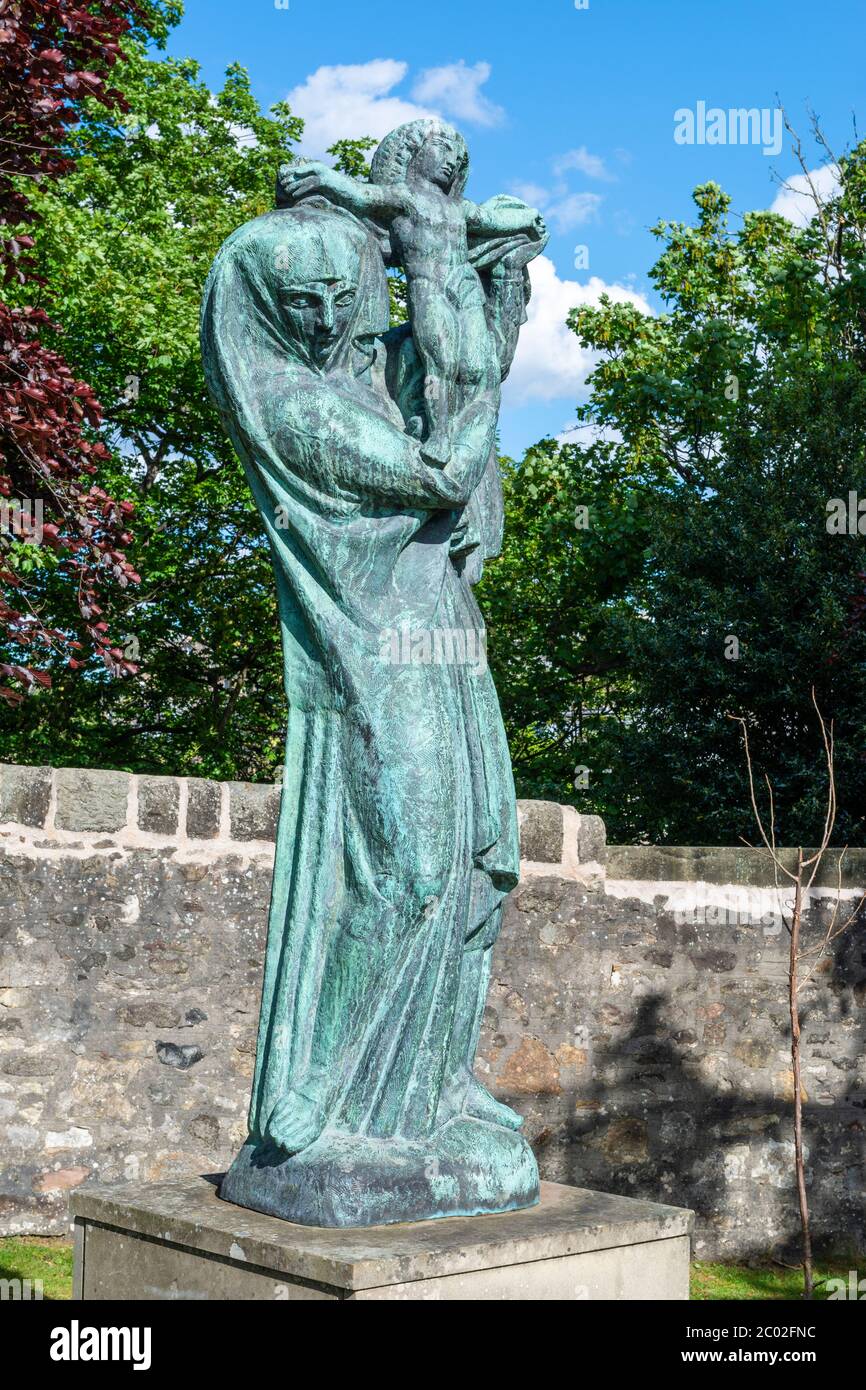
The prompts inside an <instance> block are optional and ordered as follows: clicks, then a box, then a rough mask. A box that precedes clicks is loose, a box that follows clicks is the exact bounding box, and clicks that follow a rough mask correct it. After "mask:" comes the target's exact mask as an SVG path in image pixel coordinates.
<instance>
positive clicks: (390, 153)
mask: <svg viewBox="0 0 866 1390" xmlns="http://www.w3.org/2000/svg"><path fill="white" fill-rule="evenodd" d="M371 173H372V178H373V181H374V183H382V184H385V183H405V182H406V180H407V179H408V178H409V177H410V173H411V174H414V175H415V176H416V177H418V178H421V179H424V180H425V181H427V182H428V183H435V184H437V185H438V186H439V187H440V188H441V189H443V191H444V192H447V193H457V194H462V192H463V189H464V188H465V187H466V180H467V178H468V175H469V151H468V149H467V148H466V141H465V140H464V139H463V136H462V135H461V134H460V132H459V131H458V130H455V129H454V127H453V126H450V125H448V124H447V123H446V122H445V121H439V120H420V121H409V122H408V123H407V124H406V125H401V126H398V127H397V129H396V130H392V131H391V134H390V135H386V136H385V139H384V140H383V141H382V143H381V145H380V146H379V148H378V149H377V150H376V153H375V154H374V155H373V160H372V164H371Z"/></svg>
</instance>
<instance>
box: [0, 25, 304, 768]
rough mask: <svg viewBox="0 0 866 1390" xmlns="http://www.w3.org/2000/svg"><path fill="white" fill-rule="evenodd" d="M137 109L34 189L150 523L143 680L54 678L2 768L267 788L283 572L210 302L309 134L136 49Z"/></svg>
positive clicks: (121, 625)
mask: <svg viewBox="0 0 866 1390" xmlns="http://www.w3.org/2000/svg"><path fill="white" fill-rule="evenodd" d="M122 83H123V92H124V98H125V108H124V109H123V110H120V109H118V108H116V109H115V110H114V111H113V112H112V113H111V114H110V116H108V117H106V113H105V112H104V111H102V110H98V109H96V107H94V106H92V105H91V106H89V107H88V108H87V110H86V111H85V112H84V115H83V119H82V121H81V124H80V126H79V127H78V128H77V130H76V131H75V132H74V133H73V134H72V135H71V136H70V142H69V143H70V148H71V150H72V152H73V154H74V158H75V168H74V170H73V171H72V172H70V173H68V174H67V175H66V176H65V178H64V179H63V180H62V182H61V183H59V184H58V185H57V186H56V187H53V188H51V189H50V190H46V189H43V190H40V191H39V192H38V193H37V194H35V195H34V204H35V206H36V208H37V210H38V212H39V215H40V217H41V219H42V228H43V230H42V235H41V237H40V242H39V247H38V265H39V270H40V273H41V275H42V276H43V278H44V280H45V282H46V286H47V292H48V293H50V295H51V298H52V301H53V302H54V303H55V304H56V305H57V306H58V310H59V313H60V316H61V317H62V320H63V323H64V330H65V331H64V335H63V341H64V347H65V351H66V352H67V354H68V356H69V357H70V360H71V361H72V362H73V363H74V364H75V367H76V370H77V371H79V372H81V373H82V374H86V375H87V376H88V378H89V379H90V380H91V381H92V382H93V383H94V387H95V389H96V390H97V391H98V393H99V395H100V397H101V399H102V400H103V401H104V402H105V416H104V420H103V422H102V425H101V427H100V437H101V439H102V440H103V442H104V444H105V445H106V446H109V447H110V449H111V450H112V461H111V462H110V463H106V464H105V465H104V471H105V476H106V477H107V478H108V483H107V484H106V485H107V486H110V487H111V488H112V489H113V490H114V491H115V492H116V493H117V494H118V495H120V496H121V497H124V498H126V499H129V500H130V501H131V502H133V503H134V505H135V508H136V538H135V545H134V551H132V552H131V553H133V554H134V557H135V564H136V568H137V570H138V571H139V572H140V573H141V575H142V577H143V582H142V584H141V586H140V588H139V589H138V590H137V591H135V592H132V591H126V593H124V594H118V595H116V596H115V601H114V603H113V606H112V621H113V623H114V625H115V627H116V629H117V631H118V632H119V633H120V634H121V635H122V638H123V643H122V645H123V650H124V653H125V655H126V657H127V659H129V660H134V661H135V663H136V664H137V665H138V666H139V667H140V673H139V675H138V676H137V677H136V678H135V679H132V680H128V681H124V682H122V683H118V682H116V681H112V680H110V679H107V678H106V677H100V676H99V675H98V674H94V675H93V676H92V677H89V678H88V680H87V681H86V682H75V683H73V682H72V681H71V680H70V679H69V677H68V675H67V674H66V673H65V672H64V671H63V670H62V669H57V670H56V671H55V690H54V691H53V692H52V694H51V695H50V697H46V696H45V695H44V694H43V693H41V692H37V694H36V695H35V696H34V697H33V698H32V699H30V700H28V701H27V702H26V703H25V705H24V706H22V707H20V708H19V709H18V710H17V711H16V713H15V716H14V718H12V717H8V716H6V717H5V718H4V716H2V714H0V730H2V737H3V742H4V749H7V750H8V752H7V756H11V757H15V758H18V759H20V760H22V761H37V760H45V761H48V760H49V759H50V760H52V761H58V760H60V759H62V760H64V761H67V762H71V763H78V764H82V765H99V764H102V765H105V766H114V767H128V768H131V769H133V770H139V771H146V770H151V771H171V772H173V773H183V772H185V771H187V772H199V773H202V774H204V775H213V776H227V777H231V776H240V777H250V778H261V777H265V776H268V775H271V774H272V773H273V771H274V768H275V767H276V766H277V764H278V763H279V760H280V748H281V743H282V732H283V723H284V717H283V698H282V679H281V664H280V654H279V619H278V616H277V612H276V601H275V594H274V586H273V579H272V574H271V566H270V557H269V553H268V549H267V544H266V540H265V537H264V535H263V534H262V531H261V528H260V525H259V522H258V517H257V513H256V511H255V508H254V506H253V504H252V500H251V498H250V495H249V489H248V487H247V484H246V481H245V479H244V476H243V473H242V470H241V468H240V465H239V464H238V462H237V459H236V457H235V454H234V451H233V449H232V447H231V445H230V443H229V441H228V440H227V438H226V437H225V435H224V432H223V429H222V425H221V423H220V421H219V418H218V416H217V414H216V411H215V410H214V408H213V406H212V404H211V402H210V399H209V397H208V395H207V392H206V389H205V384H204V378H203V373H202V368H201V361H200V354H199V344H198V312H199V302H200V298H201V291H202V287H203V284H204V280H205V277H206V274H207V271H208V268H209V266H210V263H211V261H212V259H213V257H214V255H215V253H216V251H217V249H218V247H219V245H220V243H221V242H222V241H223V239H224V238H225V237H226V236H227V235H228V234H229V232H231V231H232V230H234V228H235V227H237V226H238V225H240V223H242V222H244V221H245V220H247V219H248V218H250V217H254V216H256V215H257V214H258V213H260V212H263V211H265V210H266V209H269V208H271V207H272V206H273V187H274V180H275V175H276V170H277V168H278V166H279V164H280V163H281V162H284V161H285V160H286V159H289V158H291V153H292V146H293V143H294V142H295V141H296V140H297V138H298V137H299V135H300V133H301V129H302V124H301V122H300V121H299V120H297V119H296V118H294V117H292V116H291V114H290V112H289V111H288V108H287V107H286V106H285V105H283V104H281V105H278V106H277V107H275V108H274V110H273V112H272V113H271V115H270V116H265V115H264V114H262V112H261V111H260V110H259V107H258V104H257V103H256V101H255V99H254V97H253V96H252V94H251V92H250V88H249V81H248V78H247V75H246V73H245V72H244V71H243V70H242V69H240V68H238V67H232V68H230V69H229V72H228V74H227V78H226V82H225V85H224V86H223V88H222V90H221V91H219V92H217V93H212V92H211V91H210V90H209V89H208V87H207V86H206V85H205V84H204V83H203V82H202V81H201V80H200V78H199V75H198V67H197V65H196V64H195V63H193V62H191V61H188V60H186V61H178V60H153V59H150V58H148V57H147V55H146V53H145V51H144V48H143V46H142V45H140V44H139V45H129V46H128V58H127V61H126V63H125V64H124V68H123V72H122Z"/></svg>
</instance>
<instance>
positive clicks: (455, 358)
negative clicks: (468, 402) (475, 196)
mask: <svg viewBox="0 0 866 1390" xmlns="http://www.w3.org/2000/svg"><path fill="white" fill-rule="evenodd" d="M409 314H410V319H411V323H412V336H413V338H414V340H415V348H416V350H417V352H418V356H419V357H420V359H421V364H422V366H423V368H424V399H425V401H426V403H427V424H428V428H429V437H428V439H427V440H426V442H425V444H424V446H423V448H422V450H421V452H422V456H423V457H424V458H426V459H428V460H429V461H430V462H431V463H435V464H438V465H440V466H444V465H445V464H446V463H447V462H448V460H449V458H450V457H451V436H450V429H449V426H450V412H451V410H452V408H453V403H454V401H453V398H454V386H455V383H456V381H457V376H458V371H459V365H460V321H459V319H458V316H457V314H456V312H455V310H454V309H453V308H452V307H451V305H450V304H449V302H448V300H447V299H446V297H445V295H444V294H443V293H442V290H441V288H440V287H439V286H437V285H434V283H433V281H432V280H428V279H427V278H426V277H421V278H420V279H416V280H415V281H414V283H410V287H409Z"/></svg>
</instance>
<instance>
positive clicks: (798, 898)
mask: <svg viewBox="0 0 866 1390" xmlns="http://www.w3.org/2000/svg"><path fill="white" fill-rule="evenodd" d="M802 910H803V851H802V849H800V850H798V851H797V881H796V885H795V889H794V912H793V916H792V919H791V954H790V959H789V966H788V1004H789V1008H790V1014H791V1062H792V1066H793V1073H794V1166H795V1169H796V1173H797V1197H798V1199H799V1202H800V1224H801V1226H802V1228H803V1280H804V1291H805V1296H806V1298H811V1297H812V1288H813V1285H812V1232H811V1229H810V1226H809V1199H808V1196H807V1195H806V1168H805V1163H804V1161H803V1083H802V1076H801V1069H800V1004H799V1000H798V997H797V987H798V965H799V957H800V918H801V915H802Z"/></svg>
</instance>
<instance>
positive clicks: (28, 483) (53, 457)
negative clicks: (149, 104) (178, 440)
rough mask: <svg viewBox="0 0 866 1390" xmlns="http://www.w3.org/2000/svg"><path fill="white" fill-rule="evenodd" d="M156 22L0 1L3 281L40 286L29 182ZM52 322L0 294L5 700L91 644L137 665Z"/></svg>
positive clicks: (131, 575)
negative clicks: (115, 618) (124, 630)
mask: <svg viewBox="0 0 866 1390" xmlns="http://www.w3.org/2000/svg"><path fill="white" fill-rule="evenodd" d="M162 27H164V26H163V11H162V5H161V3H160V0H156V3H149V2H148V0H142V3H128V0H127V3H124V0H0V70H2V79H0V280H2V284H3V285H4V286H8V285H9V284H10V282H17V283H18V285H25V284H27V283H28V281H29V282H31V283H37V284H38V283H39V282H38V277H37V276H36V275H35V273H34V270H33V266H32V261H31V257H30V250H31V248H32V247H33V245H34V241H33V237H32V236H31V235H30V234H29V233H30V232H36V231H37V230H38V228H37V227H36V225H35V224H36V221H37V219H36V217H35V215H34V212H33V210H32V208H31V206H30V202H29V198H28V183H29V181H31V180H35V181H42V180H45V179H56V178H59V177H61V176H62V175H63V174H64V173H65V172H66V171H67V170H68V169H69V168H70V164H71V161H70V160H69V158H68V157H67V155H66V153H65V152H64V135H65V132H66V131H67V129H68V128H69V127H70V126H72V125H74V124H75V123H76V122H77V121H78V119H79V113H80V109H81V103H82V101H83V100H85V99H86V98H91V99H93V100H94V101H96V102H99V103H102V104H103V105H104V106H106V107H109V108H110V107H115V106H119V107H121V108H123V107H124V106H125V103H124V99H123V95H122V93H121V92H119V91H118V90H117V89H116V88H114V87H113V86H111V85H109V77H110V74H111V70H112V68H113V67H114V66H115V64H116V63H118V62H119V61H122V59H123V52H122V50H121V47H120V40H121V39H122V37H123V36H124V35H125V34H130V33H133V34H135V35H136V36H137V37H142V36H145V35H154V34H156V35H157V36H158V35H159V32H160V29H161V28H162ZM20 298H21V294H20V291H19V292H17V293H16V299H17V300H19V301H20ZM4 299H5V297H4ZM49 324H50V320H49V317H48V315H47V314H46V313H45V310H44V309H42V308H35V307H33V306H28V305H24V306H22V305H21V304H20V302H19V303H18V304H17V305H16V306H15V307H13V306H10V305H9V304H7V303H5V302H4V301H3V300H0V700H5V701H7V702H10V703H13V704H15V703H18V702H19V701H20V700H22V699H23V698H24V696H25V694H26V693H27V692H28V691H30V690H32V689H34V688H35V687H37V686H40V685H41V686H48V685H50V684H51V677H50V674H49V671H48V670H47V669H46V665H50V664H51V663H53V662H55V661H57V660H58V659H60V660H65V661H68V663H69V665H70V666H73V667H76V666H79V665H81V664H82V663H83V661H84V660H85V659H86V657H87V655H88V651H90V652H93V651H95V652H96V653H97V654H98V655H99V656H100V657H101V658H102V660H103V661H104V662H105V664H106V665H107V666H108V667H109V669H110V670H111V671H112V672H113V673H114V674H116V675H120V674H124V673H131V672H134V671H135V667H134V666H133V665H132V664H131V663H130V662H129V661H128V660H127V659H126V658H125V656H124V654H123V652H122V651H121V650H120V649H119V648H118V647H116V646H114V645H113V644H112V641H111V638H110V636H109V633H108V625H107V623H106V622H105V621H104V620H103V611H102V607H101V604H100V597H101V595H102V593H103V591H104V590H105V588H106V587H107V586H108V585H111V584H119V585H121V586H122V587H125V586H126V585H128V584H131V583H136V582H137V581H138V575H137V574H136V573H135V570H134V569H133V568H132V566H131V564H130V563H129V561H128V560H127V558H126V555H125V553H124V547H125V546H126V545H128V544H129V542H130V540H131V536H130V534H129V532H128V530H127V526H128V524H129V519H130V516H131V514H132V511H133V508H132V505H131V504H130V503H128V502H116V501H114V500H113V499H112V498H111V497H109V496H108V495H107V494H106V493H105V492H104V491H103V490H102V489H101V488H100V487H98V486H97V485H96V482H95V476H96V473H97V469H98V465H99V462H100V460H101V459H104V458H106V457H107V452H106V449H105V446H104V445H103V444H102V443H101V442H99V441H98V440H96V439H94V438H91V437H90V436H91V435H92V433H93V430H94V428H95V427H96V426H97V425H98V424H99V421H100V406H99V402H98V401H97V400H96V397H95V396H94V394H93V391H92V390H91V388H90V387H89V386H88V385H87V383H86V382H83V381H78V380H76V378H75V376H74V374H73V373H72V371H71V370H70V368H69V367H68V366H67V364H66V363H65V362H64V360H63V358H62V356H60V355H59V354H58V353H57V352H56V351H53V350H51V349H50V348H48V347H46V346H45V345H43V343H42V342H41V341H40V332H41V330H42V329H43V328H45V327H46V325H49ZM51 326H52V327H54V325H51ZM49 576H50V577H52V578H56V577H57V576H60V577H61V578H62V580H63V587H64V589H65V590H68V592H69V594H70V595H72V603H73V606H72V608H71V609H69V610H68V613H65V614H64V617H63V618H62V619H61V620H58V616H57V614H56V613H53V612H51V611H49V610H50V609H51V608H52V604H51V603H50V601H49V600H48V598H47V590H46V582H45V581H46V578H47V577H49ZM54 587H55V590H56V585H55V586H54ZM70 614H71V620H70V617H69V615H70Z"/></svg>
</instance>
